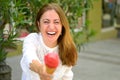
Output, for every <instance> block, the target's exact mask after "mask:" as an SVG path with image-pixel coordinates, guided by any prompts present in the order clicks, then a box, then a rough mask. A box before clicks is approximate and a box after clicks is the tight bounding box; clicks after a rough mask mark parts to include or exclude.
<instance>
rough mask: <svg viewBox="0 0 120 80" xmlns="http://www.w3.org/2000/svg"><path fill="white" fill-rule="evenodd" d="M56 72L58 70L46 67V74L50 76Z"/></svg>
mask: <svg viewBox="0 0 120 80" xmlns="http://www.w3.org/2000/svg"><path fill="white" fill-rule="evenodd" d="M55 70H56V68H50V67H48V66H46V72H47V73H48V74H53V73H54V71H55Z"/></svg>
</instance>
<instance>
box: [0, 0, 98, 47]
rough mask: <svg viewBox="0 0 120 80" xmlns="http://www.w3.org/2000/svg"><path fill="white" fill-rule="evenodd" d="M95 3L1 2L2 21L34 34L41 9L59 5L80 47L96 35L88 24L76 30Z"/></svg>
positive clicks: (86, 0) (58, 0)
mask: <svg viewBox="0 0 120 80" xmlns="http://www.w3.org/2000/svg"><path fill="white" fill-rule="evenodd" d="M93 1H96V0H72V1H71V0H0V10H1V12H0V20H1V21H4V22H5V23H6V22H9V23H10V24H12V26H13V27H14V28H15V29H21V28H26V29H27V30H28V31H29V32H34V31H36V28H35V17H36V14H37V12H38V10H39V8H40V7H42V6H43V5H44V4H45V3H51V2H55V3H58V4H59V5H60V6H61V7H62V8H63V10H64V12H65V14H66V16H67V18H68V20H69V23H70V28H71V33H72V35H73V39H74V41H75V43H76V45H77V46H79V47H80V45H82V44H84V42H86V41H88V40H90V37H91V36H93V35H94V34H95V32H94V31H93V30H89V28H88V27H89V26H88V23H87V22H86V23H85V24H84V26H81V27H82V29H79V30H78V31H77V32H76V31H75V30H74V29H75V28H76V26H78V18H79V17H81V16H83V13H85V14H87V12H88V11H89V10H90V9H91V8H92V7H93V5H92V2H93Z"/></svg>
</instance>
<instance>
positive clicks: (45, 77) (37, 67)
mask: <svg viewBox="0 0 120 80" xmlns="http://www.w3.org/2000/svg"><path fill="white" fill-rule="evenodd" d="M30 69H31V70H32V71H34V72H36V73H38V74H39V75H40V79H41V80H52V79H51V78H52V75H50V74H47V72H46V69H45V65H43V64H40V62H39V61H38V60H32V63H30Z"/></svg>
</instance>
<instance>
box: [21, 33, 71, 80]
mask: <svg viewBox="0 0 120 80" xmlns="http://www.w3.org/2000/svg"><path fill="white" fill-rule="evenodd" d="M48 52H55V53H58V46H56V47H54V48H49V47H47V46H46V45H45V44H44V42H43V40H42V36H41V34H40V33H31V34H29V35H28V36H27V37H26V38H25V40H24V42H23V57H22V59H21V62H20V64H21V68H22V71H23V72H22V80H40V77H39V75H38V74H37V73H35V72H33V71H31V70H30V69H29V64H30V63H31V62H32V60H33V59H36V60H39V62H40V63H43V64H44V55H45V54H47V53H48ZM71 69H72V66H71V67H68V66H65V65H62V63H61V61H60V63H59V65H58V67H57V69H56V70H55V72H54V73H53V79H52V80H72V79H73V72H72V70H71Z"/></svg>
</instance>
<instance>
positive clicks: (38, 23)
mask: <svg viewBox="0 0 120 80" xmlns="http://www.w3.org/2000/svg"><path fill="white" fill-rule="evenodd" d="M37 25H38V28H39V31H40V22H39V21H37Z"/></svg>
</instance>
